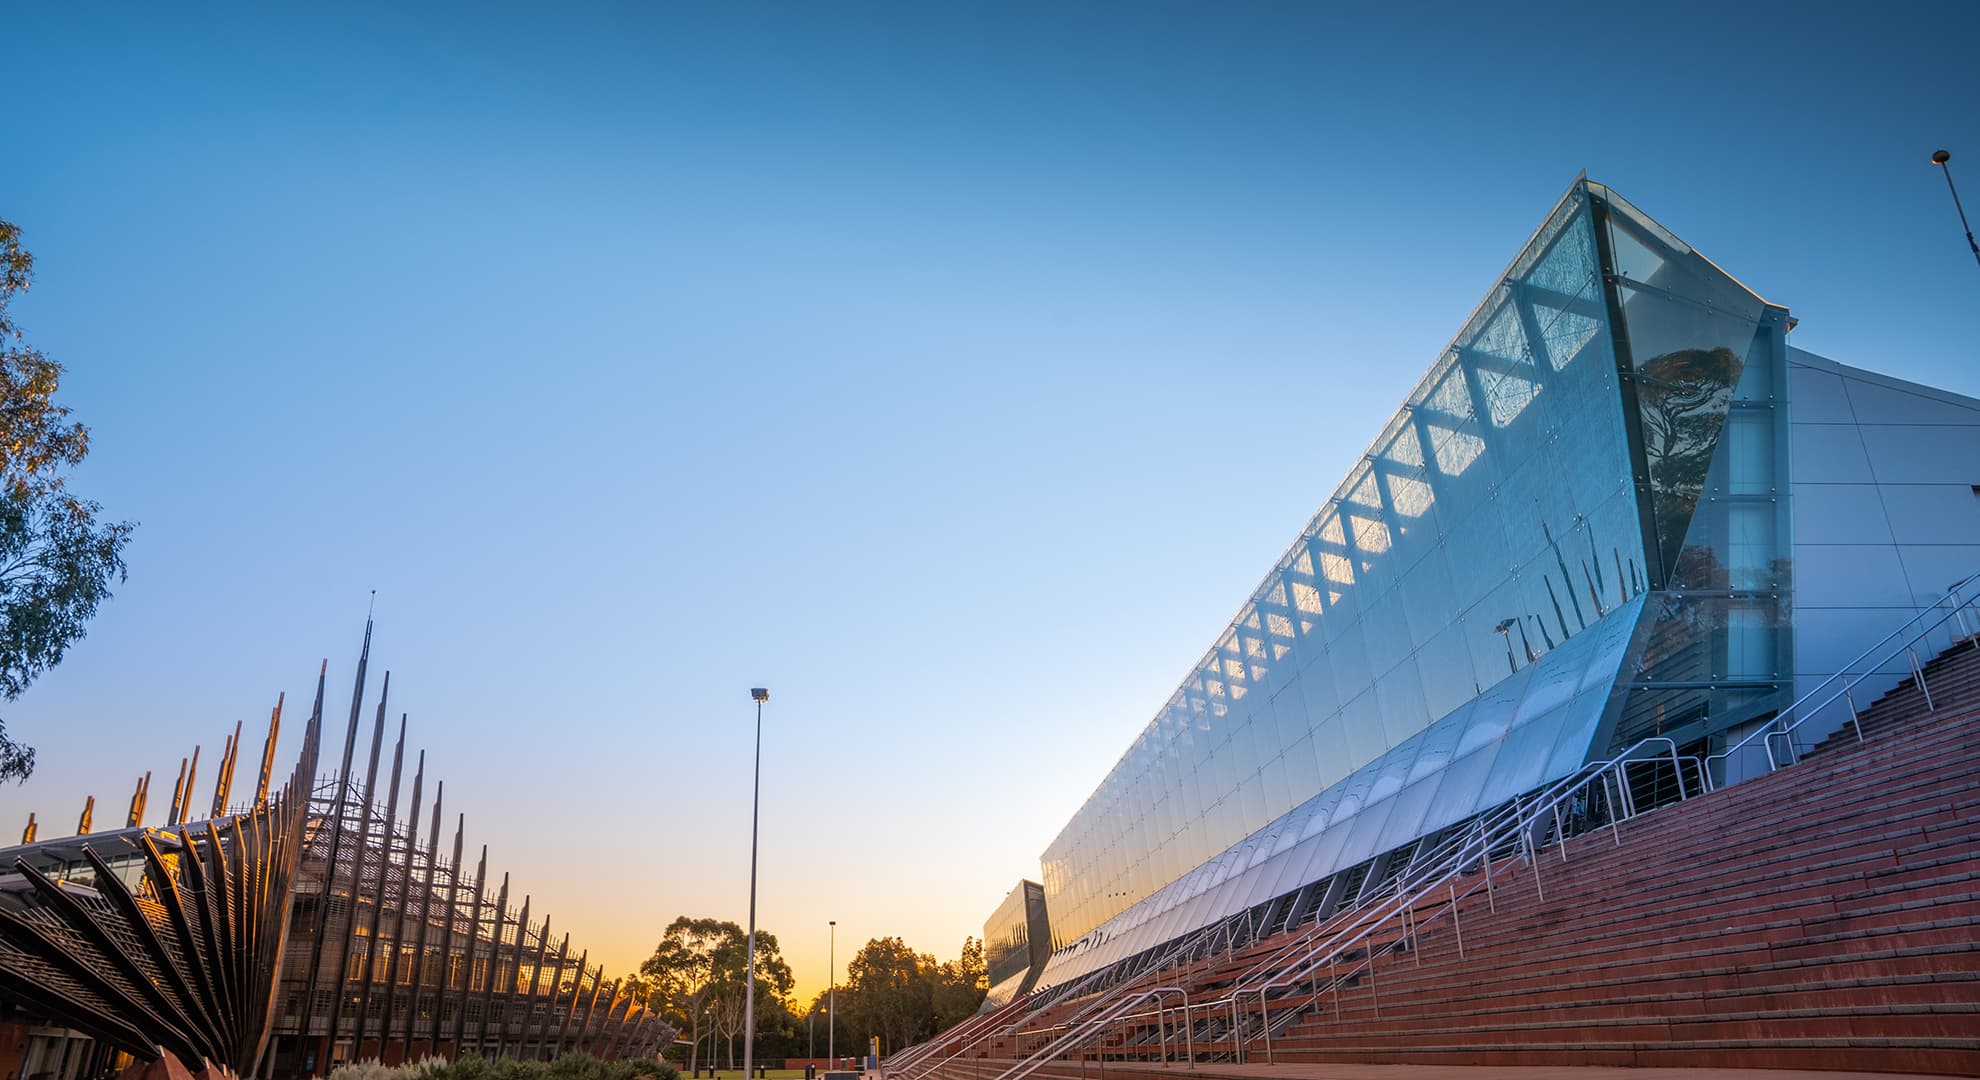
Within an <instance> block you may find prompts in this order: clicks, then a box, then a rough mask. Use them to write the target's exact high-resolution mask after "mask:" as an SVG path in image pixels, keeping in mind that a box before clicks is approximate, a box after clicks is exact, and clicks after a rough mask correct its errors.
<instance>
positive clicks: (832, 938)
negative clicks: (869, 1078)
mask: <svg viewBox="0 0 1980 1080" xmlns="http://www.w3.org/2000/svg"><path fill="white" fill-rule="evenodd" d="M825 925H826V926H827V927H829V928H830V929H828V930H827V931H826V933H827V935H828V939H827V940H828V944H827V945H826V947H825V949H826V951H825V966H826V967H827V968H828V969H830V970H829V971H828V972H827V974H826V978H828V979H829V980H831V982H830V987H831V988H830V989H828V990H826V991H825V1056H826V1057H828V1058H831V1059H832V1068H834V1069H836V1068H838V1067H839V1044H838V1043H837V1041H835V1040H834V1039H833V1036H834V1035H835V1034H837V1032H838V1030H839V920H837V919H833V920H832V921H831V922H828V923H826V924H825Z"/></svg>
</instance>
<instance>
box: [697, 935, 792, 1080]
mask: <svg viewBox="0 0 1980 1080" xmlns="http://www.w3.org/2000/svg"><path fill="white" fill-rule="evenodd" d="M725 925H726V926H727V927H728V928H729V930H730V931H731V933H730V934H729V935H728V936H727V937H726V938H725V939H724V940H723V942H722V944H721V945H720V946H719V947H718V948H717V949H716V950H715V953H714V963H715V975H714V981H713V987H712V989H711V990H710V1002H711V1004H712V1005H713V1007H714V1020H715V1025H716V1028H717V1030H719V1031H720V1032H721V1033H722V1037H723V1040H724V1041H725V1042H726V1043H727V1045H728V1049H729V1059H730V1060H729V1064H730V1065H731V1066H733V1065H734V1064H735V1060H734V1059H735V1056H736V1038H737V1037H738V1036H740V1035H742V1034H743V1028H744V1020H745V1019H746V1017H747V1015H748V1010H747V1005H748V1001H747V999H746V997H745V994H744V991H745V988H746V987H747V986H748V985H749V979H748V977H747V974H746V972H747V970H748V968H747V964H748V956H749V935H748V934H747V933H745V932H744V931H743V930H742V928H741V927H738V926H737V925H736V924H734V923H727V924H725ZM795 982H796V978H795V977H794V976H793V975H792V974H791V965H790V964H788V963H786V962H785V960H784V956H783V950H782V949H780V948H779V947H778V946H777V935H775V934H772V933H771V932H770V931H768V930H764V929H761V928H759V929H758V930H757V931H756V1020H757V1026H756V1031H757V1034H758V1036H759V1037H760V1036H761V1035H763V1034H764V1033H765V1032H769V1031H774V1030H778V1028H779V1026H780V1023H779V1022H780V1020H781V1018H782V1017H783V1016H784V1015H785V1013H786V1012H787V1011H788V1010H787V1007H786V1004H785V1001H786V999H787V998H788V997H789V996H790V993H791V987H792V985H794V984H795Z"/></svg>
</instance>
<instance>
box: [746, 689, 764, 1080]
mask: <svg viewBox="0 0 1980 1080" xmlns="http://www.w3.org/2000/svg"><path fill="white" fill-rule="evenodd" d="M749 696H750V697H751V698H753V699H755V701H756V768H755V772H754V774H753V778H752V781H751V784H750V790H749V960H748V962H747V963H746V964H745V965H744V967H743V984H744V985H743V1080H752V1078H753V1077H754V1076H755V1075H756V817H757V810H758V808H759V806H760V805H761V803H762V795H763V703H764V702H766V701H769V700H770V691H768V690H765V689H764V688H763V687H760V686H758V687H753V688H751V690H750V692H749Z"/></svg>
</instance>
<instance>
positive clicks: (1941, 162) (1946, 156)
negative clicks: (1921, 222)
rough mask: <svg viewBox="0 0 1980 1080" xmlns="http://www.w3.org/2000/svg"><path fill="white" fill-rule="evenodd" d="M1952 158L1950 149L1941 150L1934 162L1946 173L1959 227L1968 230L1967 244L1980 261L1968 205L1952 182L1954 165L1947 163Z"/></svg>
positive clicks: (1934, 157)
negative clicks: (1961, 198) (1967, 211)
mask: <svg viewBox="0 0 1980 1080" xmlns="http://www.w3.org/2000/svg"><path fill="white" fill-rule="evenodd" d="M1951 160H1952V152H1951V151H1948V150H1940V151H1937V152H1936V153H1934V154H1933V155H1932V164H1934V165H1937V166H1938V167H1939V169H1940V170H1941V171H1943V172H1944V173H1945V174H1946V190H1948V191H1950V192H1952V198H1953V209H1954V210H1957V211H1959V227H1960V228H1962V229H1965V230H1966V246H1967V247H1969V248H1972V249H1973V259H1974V261H1975V262H1980V243H1976V242H1975V241H1974V239H1973V226H1971V225H1968V224H1967V223H1966V207H1964V206H1961V205H1960V204H1959V189H1958V188H1956V187H1954V186H1953V182H1952V166H1950V165H1948V164H1946V162H1948V161H1951Z"/></svg>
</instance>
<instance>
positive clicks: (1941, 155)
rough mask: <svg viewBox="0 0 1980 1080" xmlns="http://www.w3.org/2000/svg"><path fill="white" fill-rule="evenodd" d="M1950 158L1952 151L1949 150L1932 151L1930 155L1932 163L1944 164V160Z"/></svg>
mask: <svg viewBox="0 0 1980 1080" xmlns="http://www.w3.org/2000/svg"><path fill="white" fill-rule="evenodd" d="M1951 160H1952V151H1950V150H1940V151H1937V152H1935V153H1933V155H1932V164H1934V165H1944V164H1945V163H1946V162H1948V161H1951Z"/></svg>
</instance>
